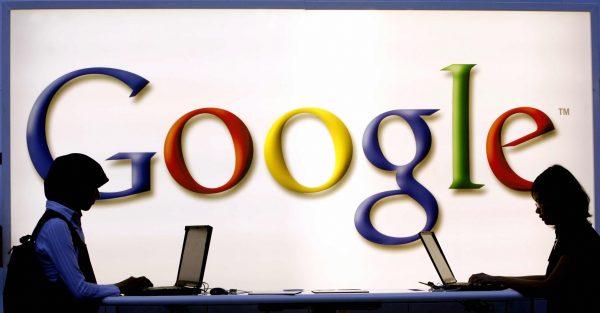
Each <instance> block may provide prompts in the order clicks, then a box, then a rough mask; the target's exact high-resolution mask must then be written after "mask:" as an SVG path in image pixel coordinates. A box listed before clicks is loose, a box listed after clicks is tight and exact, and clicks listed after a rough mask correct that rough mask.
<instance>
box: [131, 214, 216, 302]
mask: <svg viewBox="0 0 600 313" xmlns="http://www.w3.org/2000/svg"><path fill="white" fill-rule="evenodd" d="M211 235H212V227H211V226H208V225H202V226H186V227H185V236H184V237H183V248H182V249H181V258H180V259H179V270H178V271H177V279H176V281H175V286H165V287H150V288H146V289H144V290H142V291H141V292H140V293H136V294H135V295H136V296H170V295H193V294H199V293H200V288H201V287H202V279H203V278H204V269H205V268H206V259H207V258H208V248H209V246H210V237H211ZM132 295H133V294H132Z"/></svg>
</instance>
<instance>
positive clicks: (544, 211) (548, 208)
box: [535, 199, 557, 225]
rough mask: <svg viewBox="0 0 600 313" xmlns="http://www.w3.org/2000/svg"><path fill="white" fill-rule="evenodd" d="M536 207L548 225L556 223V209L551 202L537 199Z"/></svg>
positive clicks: (536, 211)
mask: <svg viewBox="0 0 600 313" xmlns="http://www.w3.org/2000/svg"><path fill="white" fill-rule="evenodd" d="M535 207H536V209H535V213H537V214H538V216H539V217H540V219H542V221H543V222H544V223H545V224H546V225H556V219H557V216H556V210H555V209H554V208H553V206H552V205H551V204H548V203H547V202H544V201H540V199H536V201H535Z"/></svg>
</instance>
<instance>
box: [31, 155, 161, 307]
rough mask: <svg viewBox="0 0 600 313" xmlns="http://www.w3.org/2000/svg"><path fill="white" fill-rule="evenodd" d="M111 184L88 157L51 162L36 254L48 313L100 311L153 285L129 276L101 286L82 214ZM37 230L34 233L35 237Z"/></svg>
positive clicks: (77, 156)
mask: <svg viewBox="0 0 600 313" xmlns="http://www.w3.org/2000/svg"><path fill="white" fill-rule="evenodd" d="M106 182H108V178H107V177H106V174H105V173H104V171H103V170H102V167H101V166H100V165H99V164H98V163H97V162H96V161H94V160H93V159H91V158H90V157H88V156H85V155H83V154H77V153H73V154H69V155H65V156H61V157H58V158H56V160H55V161H54V162H53V163H52V166H51V167H50V170H49V172H48V175H47V176H46V180H45V181H44V189H45V194H46V198H47V199H48V201H47V202H46V208H47V209H46V212H45V213H44V215H43V217H42V218H41V219H40V222H39V223H38V226H37V227H36V230H37V231H38V233H37V238H36V241H35V253H36V255H37V257H38V261H39V262H40V265H41V268H42V270H43V273H44V275H45V278H46V279H47V283H48V290H49V292H48V294H46V295H40V296H42V297H43V298H44V300H45V301H46V302H48V303H47V304H45V305H44V306H45V308H46V310H45V311H46V312H73V313H74V312H77V313H87V312H97V310H98V305H99V301H100V300H101V299H102V298H104V297H107V296H118V295H119V294H121V293H125V294H127V293H129V292H132V291H135V290H138V289H143V288H145V287H149V286H151V285H152V284H151V283H150V281H149V280H148V279H147V278H145V277H139V278H134V277H130V278H128V279H126V280H124V281H122V282H120V283H117V284H115V285H98V284H97V283H96V278H95V276H94V270H93V269H92V264H91V262H90V258H89V255H88V251H87V248H86V245H85V237H84V234H83V230H82V228H81V216H82V212H83V211H88V210H89V209H90V208H91V207H92V205H93V204H94V202H95V201H96V200H97V199H98V197H99V196H100V193H99V192H98V188H99V187H100V186H102V185H104V184H105V183H106ZM35 232H36V231H34V233H35Z"/></svg>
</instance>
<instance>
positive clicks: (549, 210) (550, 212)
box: [531, 165, 591, 226]
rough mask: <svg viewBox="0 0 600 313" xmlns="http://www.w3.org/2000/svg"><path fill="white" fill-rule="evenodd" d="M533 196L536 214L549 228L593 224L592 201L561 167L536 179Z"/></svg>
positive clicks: (546, 171) (574, 179) (549, 169)
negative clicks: (590, 209)
mask: <svg viewBox="0 0 600 313" xmlns="http://www.w3.org/2000/svg"><path fill="white" fill-rule="evenodd" d="M531 196H532V197H533V199H534V200H535V202H536V205H537V209H536V213H538V214H539V215H540V218H541V219H542V220H543V221H544V223H546V224H547V225H556V226H561V225H574V224H580V223H582V222H587V223H589V221H588V220H587V218H588V217H590V216H591V215H590V213H589V211H588V208H589V204H590V198H589V197H588V195H587V193H586V192H585V190H583V187H582V186H581V184H580V183H579V182H578V181H577V179H576V178H575V176H573V174H571V172H569V171H568V170H567V169H566V168H564V167H562V166H560V165H553V166H551V167H549V168H547V169H546V170H545V171H543V172H542V173H541V174H540V175H539V176H538V177H537V178H536V179H535V181H534V182H533V186H532V188H531Z"/></svg>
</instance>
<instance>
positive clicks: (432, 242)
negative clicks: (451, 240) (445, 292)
mask: <svg viewBox="0 0 600 313" xmlns="http://www.w3.org/2000/svg"><path fill="white" fill-rule="evenodd" d="M420 236H421V241H423V245H425V249H427V253H429V257H430V258H431V261H432V262H433V266H435V269H436V270H437V272H438V275H440V279H442V282H443V283H444V284H453V283H456V278H454V274H452V270H450V265H448V262H447V261H446V257H445V256H444V253H443V252H442V248H440V245H439V244H438V242H437V239H436V238H435V235H434V234H433V232H425V231H424V232H421V233H420Z"/></svg>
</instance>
